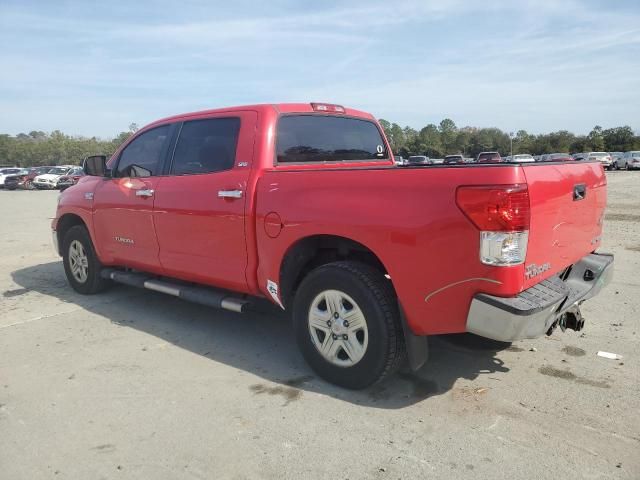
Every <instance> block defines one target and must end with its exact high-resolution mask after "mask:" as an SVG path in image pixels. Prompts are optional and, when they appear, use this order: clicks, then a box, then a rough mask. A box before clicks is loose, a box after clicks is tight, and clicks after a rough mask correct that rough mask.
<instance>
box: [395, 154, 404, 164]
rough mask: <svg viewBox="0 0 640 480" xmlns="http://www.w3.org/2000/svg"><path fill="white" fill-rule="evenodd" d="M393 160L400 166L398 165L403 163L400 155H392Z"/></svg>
mask: <svg viewBox="0 0 640 480" xmlns="http://www.w3.org/2000/svg"><path fill="white" fill-rule="evenodd" d="M393 161H394V162H395V164H396V165H398V166H400V165H404V164H405V162H404V158H402V155H394V156H393Z"/></svg>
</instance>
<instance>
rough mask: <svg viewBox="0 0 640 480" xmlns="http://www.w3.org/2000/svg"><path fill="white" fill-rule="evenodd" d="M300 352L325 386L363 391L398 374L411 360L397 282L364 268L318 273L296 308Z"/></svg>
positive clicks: (342, 266)
mask: <svg viewBox="0 0 640 480" xmlns="http://www.w3.org/2000/svg"><path fill="white" fill-rule="evenodd" d="M293 316H294V329H295V334H296V340H297V342H298V346H299V347H300V350H301V352H302V354H303V356H304V358H305V359H306V361H307V362H308V363H309V365H310V366H311V368H312V369H313V370H314V371H315V372H316V373H317V374H318V375H319V376H321V377H322V378H324V379H325V380H327V381H329V382H331V383H335V384H337V385H340V386H342V387H346V388H352V389H361V388H365V387H367V386H369V385H372V384H373V383H376V382H378V381H380V380H382V379H383V378H385V377H387V376H389V375H391V374H392V373H394V372H395V371H396V370H397V369H398V368H399V367H400V365H401V364H402V362H403V361H404V359H405V358H406V353H405V344H404V337H403V334H402V327H401V325H400V321H399V312H398V306H397V301H396V298H395V294H394V293H393V289H392V287H391V282H390V281H389V280H388V279H387V278H385V276H384V275H383V274H382V273H380V272H379V271H378V270H376V269H374V268H372V267H370V266H369V265H366V264H363V263H359V262H349V261H345V262H334V263H330V264H327V265H323V266H321V267H318V268H316V269H315V270H313V271H312V272H311V273H310V274H309V275H307V277H305V279H304V280H303V281H302V283H301V284H300V287H299V288H298V292H297V294H296V296H295V300H294V306H293Z"/></svg>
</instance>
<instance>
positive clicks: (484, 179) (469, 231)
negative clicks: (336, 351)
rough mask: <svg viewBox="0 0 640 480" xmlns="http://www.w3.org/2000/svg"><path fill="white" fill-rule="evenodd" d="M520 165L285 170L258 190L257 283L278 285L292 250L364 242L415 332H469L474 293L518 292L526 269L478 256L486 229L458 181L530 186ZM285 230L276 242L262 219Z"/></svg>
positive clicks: (272, 173) (268, 176) (268, 175)
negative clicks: (470, 212) (477, 223)
mask: <svg viewBox="0 0 640 480" xmlns="http://www.w3.org/2000/svg"><path fill="white" fill-rule="evenodd" d="M524 180H525V179H524V175H523V172H522V169H521V168H520V167H519V166H512V165H496V166H488V165H483V166H479V167H474V166H466V165H465V166H436V167H415V168H394V167H390V168H378V169H358V168H349V169H344V168H342V169H340V168H316V169H313V170H311V169H307V170H301V171H297V170H290V169H289V170H286V171H285V170H278V168H277V167H276V168H272V169H270V170H267V171H265V172H264V173H263V175H262V177H261V178H260V180H259V182H258V184H257V187H256V188H257V195H256V198H257V201H256V240H257V242H256V243H257V249H258V258H259V259H260V263H259V266H258V269H257V281H258V284H259V288H260V290H261V291H262V292H263V293H264V294H265V295H266V296H268V291H267V289H266V285H267V281H268V280H272V281H276V282H278V283H280V278H279V276H280V266H281V263H282V260H283V258H284V256H285V255H286V253H287V251H288V250H289V249H290V248H291V247H292V246H293V245H295V243H296V242H297V241H299V240H301V239H303V238H306V237H308V236H313V235H319V234H327V235H336V236H341V237H345V238H349V239H351V240H354V241H357V242H359V243H361V244H363V245H365V246H366V247H368V248H369V249H370V250H372V251H373V252H374V253H375V254H376V255H377V256H378V258H379V259H380V260H381V261H382V263H383V264H384V266H385V267H386V269H387V271H388V273H389V275H390V277H391V280H392V282H393V285H394V288H395V289H396V292H397V294H398V297H399V300H400V302H401V305H402V307H403V309H404V310H405V313H406V315H407V319H408V322H409V326H410V327H411V329H412V330H413V331H414V332H415V333H417V334H422V335H426V334H437V333H451V332H463V331H465V328H466V317H467V312H468V308H469V305H470V302H471V299H472V296H473V295H474V294H475V293H478V292H486V293H491V294H494V295H505V296H506V295H513V294H515V293H518V292H519V291H520V290H522V288H523V278H524V277H523V268H524V267H523V266H522V265H519V266H514V267H506V268H494V267H489V266H486V265H483V264H481V263H480V260H479V232H478V230H477V229H476V228H475V227H474V226H473V225H472V224H471V222H470V221H469V220H468V219H467V218H466V217H465V216H464V215H463V214H462V212H461V211H460V210H459V209H458V207H457V205H456V201H455V194H456V188H457V187H458V186H459V185H477V184H512V183H523V182H524ZM272 212H274V213H277V214H278V215H279V216H280V218H281V219H282V224H283V228H282V231H281V233H280V234H279V236H277V237H276V238H270V237H269V236H268V235H267V234H266V232H265V222H264V219H265V216H266V215H267V214H269V213H272Z"/></svg>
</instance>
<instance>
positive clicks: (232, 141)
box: [171, 117, 240, 175]
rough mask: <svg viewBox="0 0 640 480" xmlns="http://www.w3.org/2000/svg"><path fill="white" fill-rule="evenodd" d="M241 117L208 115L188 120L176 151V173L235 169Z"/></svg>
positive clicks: (174, 158) (174, 163)
mask: <svg viewBox="0 0 640 480" xmlns="http://www.w3.org/2000/svg"><path fill="white" fill-rule="evenodd" d="M239 131H240V119H239V118H236V117H232V118H208V119H206V120H194V121H191V122H185V123H184V125H183V126H182V130H181V131H180V138H179V139H178V143H177V145H176V149H175V152H174V154H173V167H172V169H171V173H172V174H173V175H189V174H198V173H210V172H219V171H221V170H229V169H230V168H233V164H234V163H235V159H236V144H237V143H238V132H239Z"/></svg>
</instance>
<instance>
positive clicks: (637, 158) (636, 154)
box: [619, 150, 640, 170]
mask: <svg viewBox="0 0 640 480" xmlns="http://www.w3.org/2000/svg"><path fill="white" fill-rule="evenodd" d="M620 161H621V162H624V165H623V164H622V163H621V164H620V165H619V167H620V168H626V169H627V170H637V169H640V151H638V150H635V151H633V152H625V153H624V154H623V155H622V158H621V159H620Z"/></svg>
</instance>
